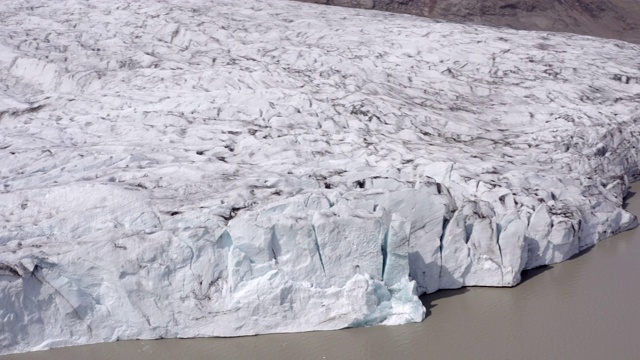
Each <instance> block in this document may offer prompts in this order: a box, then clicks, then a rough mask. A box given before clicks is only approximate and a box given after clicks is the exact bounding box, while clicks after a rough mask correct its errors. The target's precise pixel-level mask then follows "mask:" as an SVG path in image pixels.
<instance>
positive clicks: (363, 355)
mask: <svg viewBox="0 0 640 360" xmlns="http://www.w3.org/2000/svg"><path fill="white" fill-rule="evenodd" d="M631 191H632V193H640V183H636V184H635V185H634V186H633V187H632V190H631ZM627 209H628V210H630V211H631V212H632V213H634V214H636V215H640V194H638V195H635V196H632V197H631V198H630V199H629V204H628V208H627ZM525 278H526V280H525V281H524V282H523V283H522V284H520V285H518V286H517V287H515V288H511V289H505V288H469V289H460V290H450V291H439V292H437V293H435V294H431V295H428V296H426V297H424V298H423V302H424V304H425V306H426V307H427V318H426V319H425V321H423V322H422V323H419V324H409V325H401V326H379V327H372V328H363V329H346V330H337V331H325V332H309V333H301V334H274V335H260V336H253V337H242V338H228V339H223V338H214V339H187V340H154V341H142V340H140V341H122V342H117V343H109V344H97V345H88V346H77V347H71V348H63V349H53V350H47V351H41V352H33V353H27V354H17V355H7V356H0V360H9V359H15V360H27V359H34V360H35V359H47V360H58V359H59V360H67V359H91V360H115V359H132V360H143V359H144V360H146V359H149V360H151V359H153V360H162V359H167V360H168V359H171V360H173V359H356V360H357V359H471V358H475V359H577V358H579V359H640V308H639V307H640V229H638V228H637V229H634V230H631V231H628V232H625V233H623V234H619V235H617V236H615V237H613V238H610V239H608V240H605V241H603V242H601V243H600V244H598V245H597V246H595V247H593V248H591V249H588V250H587V251H585V252H583V253H581V254H580V255H579V256H576V257H575V258H573V259H571V260H569V261H566V262H564V263H562V264H557V265H553V266H547V267H543V268H539V269H535V270H532V271H528V272H527V273H526V274H525Z"/></svg>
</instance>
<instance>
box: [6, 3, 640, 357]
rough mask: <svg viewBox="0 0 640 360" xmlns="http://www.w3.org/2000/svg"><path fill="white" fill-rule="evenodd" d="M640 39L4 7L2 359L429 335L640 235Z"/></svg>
mask: <svg viewBox="0 0 640 360" xmlns="http://www.w3.org/2000/svg"><path fill="white" fill-rule="evenodd" d="M639 55H640V46H637V45H632V44H628V43H624V42H618V41H610V40H602V39H595V38H588V37H581V36H577V35H570V34H550V33H542V32H518V31H513V30H506V29H493V28H487V27H480V26H464V25H457V24H448V23H442V22H436V21H432V20H427V19H421V18H414V17H410V16H402V15H394V14H387V13H379V12H367V11H362V10H354V9H341V8H334V7H322V6H315V5H310V4H301V3H297V2H289V1H284V0H270V1H257V0H244V1H237V0H209V1H196V0H186V1H185V0H180V1H178V0H165V1H145V2H128V1H122V0H113V1H109V2H88V1H78V0H61V1H57V2H46V1H42V0H28V1H20V2H10V1H4V2H1V3H0V353H14V352H24V351H31V350H38V349H46V348H50V347H59V346H65V345H73V344H86V343H95V342H104V341H115V340H119V339H153V338H167V337H197V336H238V335H250V334H259V333H269V332H292V331H307V330H322V329H337V328H344V327H350V326H368V325H374V324H402V323H407V322H416V321H421V320H422V319H423V318H424V315H425V310H424V308H423V307H422V305H421V303H420V301H419V299H418V295H420V294H422V293H430V292H434V291H436V290H438V289H451V288H459V287H462V286H473V285H485V286H513V285H515V284H517V283H518V282H519V281H520V273H521V271H522V270H523V269H527V268H533V267H536V266H540V265H543V264H551V263H556V262H559V261H563V260H565V259H567V258H568V257H570V256H571V255H573V254H575V253H576V252H578V251H580V250H581V249H584V248H586V247H589V246H592V245H593V244H595V243H596V242H598V241H600V240H602V239H604V238H606V237H608V236H611V235H613V234H615V233H617V232H620V231H623V230H626V229H629V228H631V227H633V226H635V225H636V218H635V217H634V216H633V215H631V214H629V213H627V212H626V211H625V210H624V209H623V208H622V205H623V199H624V196H625V194H626V192H627V188H628V185H629V183H630V182H631V181H635V180H638V179H640V171H639V165H640V159H639V153H638V146H639V145H638V144H639V143H640V142H639V138H640V109H639V105H638V104H639V103H640V56H639Z"/></svg>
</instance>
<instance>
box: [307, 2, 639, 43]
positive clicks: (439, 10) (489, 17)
mask: <svg viewBox="0 0 640 360" xmlns="http://www.w3.org/2000/svg"><path fill="white" fill-rule="evenodd" d="M299 1H304V2H311V3H318V4H329V5H336V6H347V7H355V8H362V9H374V10H381V11H392V12H397V13H406V14H412V15H419V16H426V17H429V18H434V19H442V20H447V21H455V22H460V23H471V24H480V25H489V26H506V27H510V28H513V29H520V30H540V31H558V32H572V33H576V34H582V35H590V36H597V37H604V38H611V39H619V40H623V41H629V42H634V43H640V1H639V0H483V1H474V0H299Z"/></svg>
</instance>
